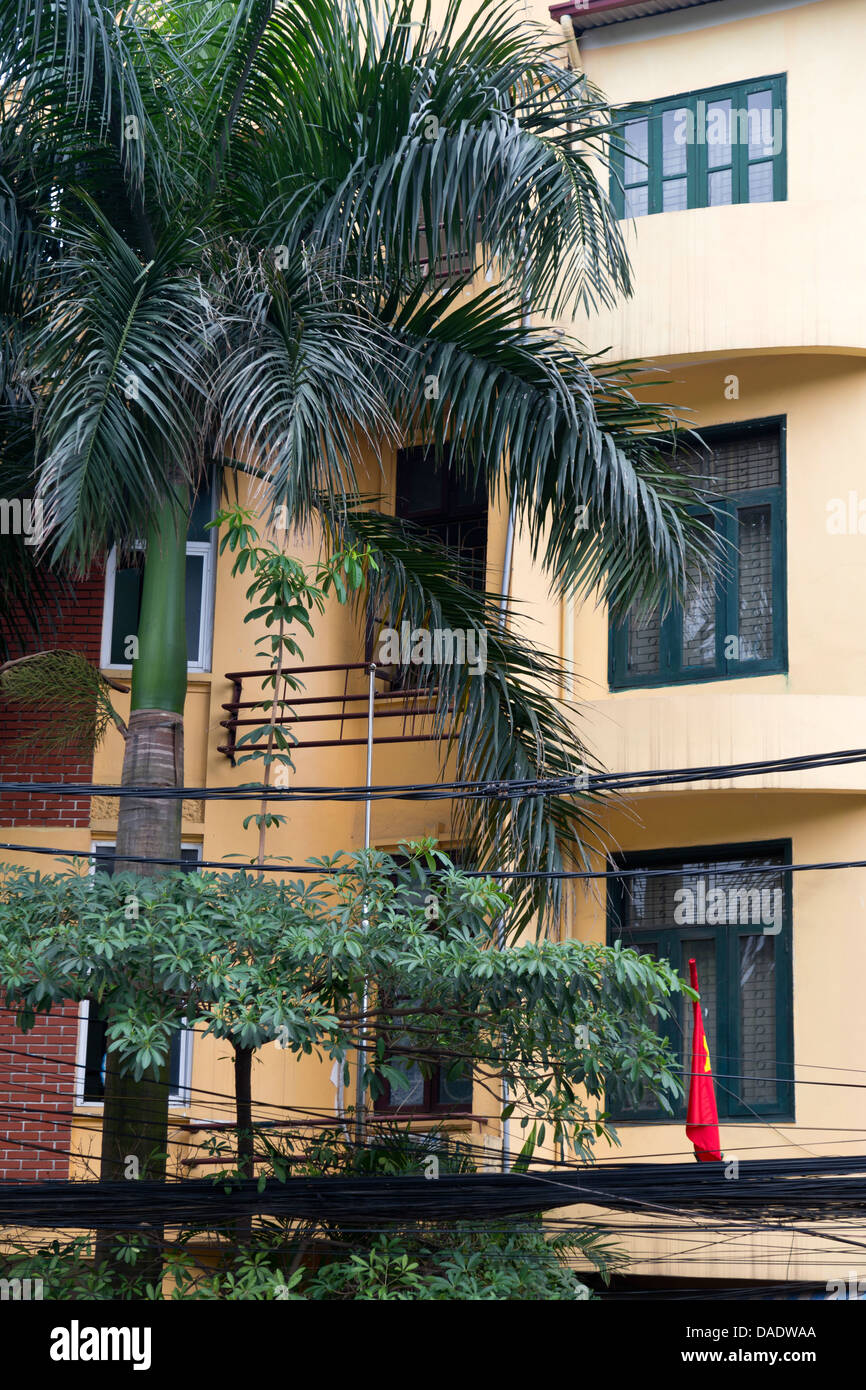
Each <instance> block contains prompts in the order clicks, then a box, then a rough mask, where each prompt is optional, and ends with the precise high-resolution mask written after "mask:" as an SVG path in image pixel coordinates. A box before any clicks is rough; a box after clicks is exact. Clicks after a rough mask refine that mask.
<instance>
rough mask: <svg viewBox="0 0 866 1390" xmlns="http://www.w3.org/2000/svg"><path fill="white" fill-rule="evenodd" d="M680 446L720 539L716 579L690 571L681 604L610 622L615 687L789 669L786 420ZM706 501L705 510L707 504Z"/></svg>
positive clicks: (709, 433) (709, 434) (711, 434)
mask: <svg viewBox="0 0 866 1390" xmlns="http://www.w3.org/2000/svg"><path fill="white" fill-rule="evenodd" d="M701 437H702V439H703V440H704V442H705V444H706V445H707V448H706V449H705V450H701V451H697V450H692V449H689V450H687V451H686V453H685V459H686V467H687V468H688V469H689V471H690V472H691V473H693V474H694V475H696V476H697V477H698V479H699V480H700V482H701V486H702V490H703V491H704V493H705V495H706V499H707V506H708V511H707V512H706V513H704V512H702V510H701V509H700V508H699V507H697V508H695V509H694V512H695V515H698V516H703V517H704V519H705V520H706V521H707V522H708V524H710V525H712V526H713V528H714V530H715V532H716V534H717V535H718V537H719V549H720V556H719V559H720V573H719V575H718V577H717V578H716V580H715V582H714V583H713V582H712V581H708V580H707V579H706V577H704V576H700V575H698V574H695V576H694V579H693V583H692V585H691V587H690V588H688V589H687V592H686V597H685V603H684V604H679V603H676V604H673V605H671V607H670V608H669V611H668V612H667V613H666V614H665V616H664V617H663V616H662V607H663V605H659V607H658V608H657V609H655V610H653V611H651V612H649V613H639V612H636V613H634V614H629V615H627V616H626V618H625V619H624V621H623V622H621V623H619V624H612V625H611V629H610V641H609V648H608V668H609V669H608V677H609V681H610V685H611V688H612V689H614V690H623V689H629V688H632V687H635V686H642V685H671V684H675V683H681V682H687V681H701V680H723V679H731V678H733V677H737V676H755V675H765V674H767V673H769V672H773V671H784V670H785V669H786V666H787V634H786V619H785V489H784V448H783V445H784V425H783V422H781V421H778V420H776V421H756V422H754V423H752V424H744V425H736V426H732V427H727V426H726V427H724V428H719V429H714V430H704V431H701ZM709 508H712V511H710V510H709Z"/></svg>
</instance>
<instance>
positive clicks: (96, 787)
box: [0, 748, 866, 801]
mask: <svg viewBox="0 0 866 1390" xmlns="http://www.w3.org/2000/svg"><path fill="white" fill-rule="evenodd" d="M858 762H866V749H863V748H852V749H842V750H839V751H837V752H834V753H803V754H795V755H792V756H791V757H787V758H763V759H760V760H758V761H755V762H743V763H720V764H716V765H706V766H703V767H680V768H666V769H660V770H657V769H648V770H646V771H641V772H602V773H576V774H570V775H562V776H560V777H554V778H546V779H544V778H530V779H525V780H522V781H521V780H516V779H512V780H509V779H507V778H500V779H496V778H493V779H487V780H485V781H475V782H473V781H460V782H419V783H389V784H381V785H378V786H373V787H366V786H354V787H328V786H309V787H273V786H264V785H263V784H261V783H247V784H245V785H243V786H239V787H124V786H119V785H118V784H117V783H104V784H96V783H88V782H77V783H69V782H0V797H2V796H4V795H8V796H12V795H16V796H17V795H32V794H34V793H39V794H40V795H47V796H78V797H90V796H111V797H129V796H133V797H139V798H154V799H158V800H174V799H181V800H187V801H208V800H217V801H251V800H260V799H261V798H262V797H263V796H266V797H267V799H268V800H269V801H316V800H324V801H367V800H371V801H377V800H389V799H390V800H401V801H402V800H407V801H412V800H430V799H433V800H435V799H439V798H442V797H445V798H447V799H449V800H452V799H454V798H455V797H456V796H459V797H460V798H461V799H462V798H467V797H469V798H485V797H491V798H507V797H523V796H574V795H576V794H578V793H580V792H581V791H586V790H589V791H603V790H610V791H621V790H623V789H634V788H636V787H653V786H664V785H667V784H669V783H673V782H698V781H707V780H719V781H724V780H727V779H731V778H736V777H753V776H759V775H762V774H764V775H770V774H772V773H783V772H798V771H808V770H811V769H815V770H817V769H819V768H822V767H838V766H843V765H847V764H850V763H858Z"/></svg>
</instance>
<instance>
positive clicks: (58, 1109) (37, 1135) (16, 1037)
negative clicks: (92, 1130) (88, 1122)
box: [0, 1003, 78, 1182]
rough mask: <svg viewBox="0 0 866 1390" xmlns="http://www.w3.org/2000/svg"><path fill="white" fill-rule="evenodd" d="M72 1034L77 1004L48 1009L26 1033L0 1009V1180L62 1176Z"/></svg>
mask: <svg viewBox="0 0 866 1390" xmlns="http://www.w3.org/2000/svg"><path fill="white" fill-rule="evenodd" d="M77 1036H78V1005H77V1004H71V1003H70V1004H64V1005H63V1007H62V1008H55V1009H52V1011H51V1013H50V1014H47V1015H46V1016H45V1017H43V1018H40V1019H38V1020H37V1022H36V1025H35V1027H33V1028H32V1029H31V1030H30V1032H29V1033H21V1032H19V1030H18V1029H17V1028H16V1027H15V1018H14V1015H12V1014H10V1013H8V1012H5V1011H4V1012H2V1013H0V1182H46V1181H48V1180H49V1179H52V1178H53V1179H63V1178H68V1176H69V1156H68V1154H69V1147H70V1144H69V1140H70V1133H71V1123H70V1112H71V1110H72V1106H73V1101H74V1095H75V1068H74V1063H75V1053H76V1040H77ZM45 1058H49V1059H51V1060H48V1061H46V1060H44V1059H45ZM18 1141H23V1142H18Z"/></svg>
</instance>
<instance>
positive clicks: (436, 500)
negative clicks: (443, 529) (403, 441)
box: [397, 446, 444, 520]
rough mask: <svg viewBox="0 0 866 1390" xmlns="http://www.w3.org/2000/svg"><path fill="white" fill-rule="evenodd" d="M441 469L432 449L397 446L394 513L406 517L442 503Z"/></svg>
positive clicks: (434, 507)
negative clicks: (395, 510) (395, 504)
mask: <svg viewBox="0 0 866 1390" xmlns="http://www.w3.org/2000/svg"><path fill="white" fill-rule="evenodd" d="M443 487H444V469H443V466H442V462H441V460H440V461H437V459H436V457H435V455H434V453H433V451H432V449H426V448H423V447H421V446H418V447H416V448H413V449H401V450H400V453H399V454H398V456H397V515H398V516H405V517H408V518H409V519H410V520H411V519H412V518H413V517H417V516H426V515H427V514H428V513H430V512H438V511H440V510H441V509H442V507H443V506H444V492H443Z"/></svg>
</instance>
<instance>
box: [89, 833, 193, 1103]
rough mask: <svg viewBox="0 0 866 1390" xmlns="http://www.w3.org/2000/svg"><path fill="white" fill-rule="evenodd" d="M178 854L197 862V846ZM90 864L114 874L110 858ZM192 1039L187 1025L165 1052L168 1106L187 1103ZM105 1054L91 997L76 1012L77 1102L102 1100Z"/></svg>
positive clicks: (103, 846) (105, 846) (110, 845)
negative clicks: (167, 1077) (166, 1056)
mask: <svg viewBox="0 0 866 1390" xmlns="http://www.w3.org/2000/svg"><path fill="white" fill-rule="evenodd" d="M114 847H115V846H114V841H113V840H112V841H105V840H99V841H95V842H94V843H93V845H92V848H93V849H94V850H105V851H109V850H113V849H114ZM180 857H181V859H183V860H185V861H186V862H187V863H188V864H190V865H193V864H197V863H198V861H199V860H200V859H201V845H182V846H181V851H180ZM91 863H92V866H93V872H95V873H105V874H109V875H110V874H113V873H114V864H113V862H112V861H111V860H110V859H102V860H93V861H91ZM192 1040H193V1030H192V1029H191V1028H185V1029H183V1030H182V1031H178V1032H177V1033H175V1035H174V1038H173V1040H172V1044H171V1052H170V1054H169V1083H170V1087H171V1089H170V1091H169V1096H168V1101H169V1105H173V1106H176V1107H183V1106H187V1105H189V1102H190V1079H191V1076H192ZM105 1055H106V1019H105V1016H104V1015H103V1013H102V1012H101V1010H100V1008H99V1005H98V1004H97V1003H96V1001H95V1000H94V999H85V1000H83V1001H82V1003H81V1005H80V1007H79V1012H78V1056H77V1059H76V1061H77V1066H76V1072H75V1075H76V1094H75V1102H76V1104H77V1105H101V1104H102V1102H103V1100H104V1099H105Z"/></svg>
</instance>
